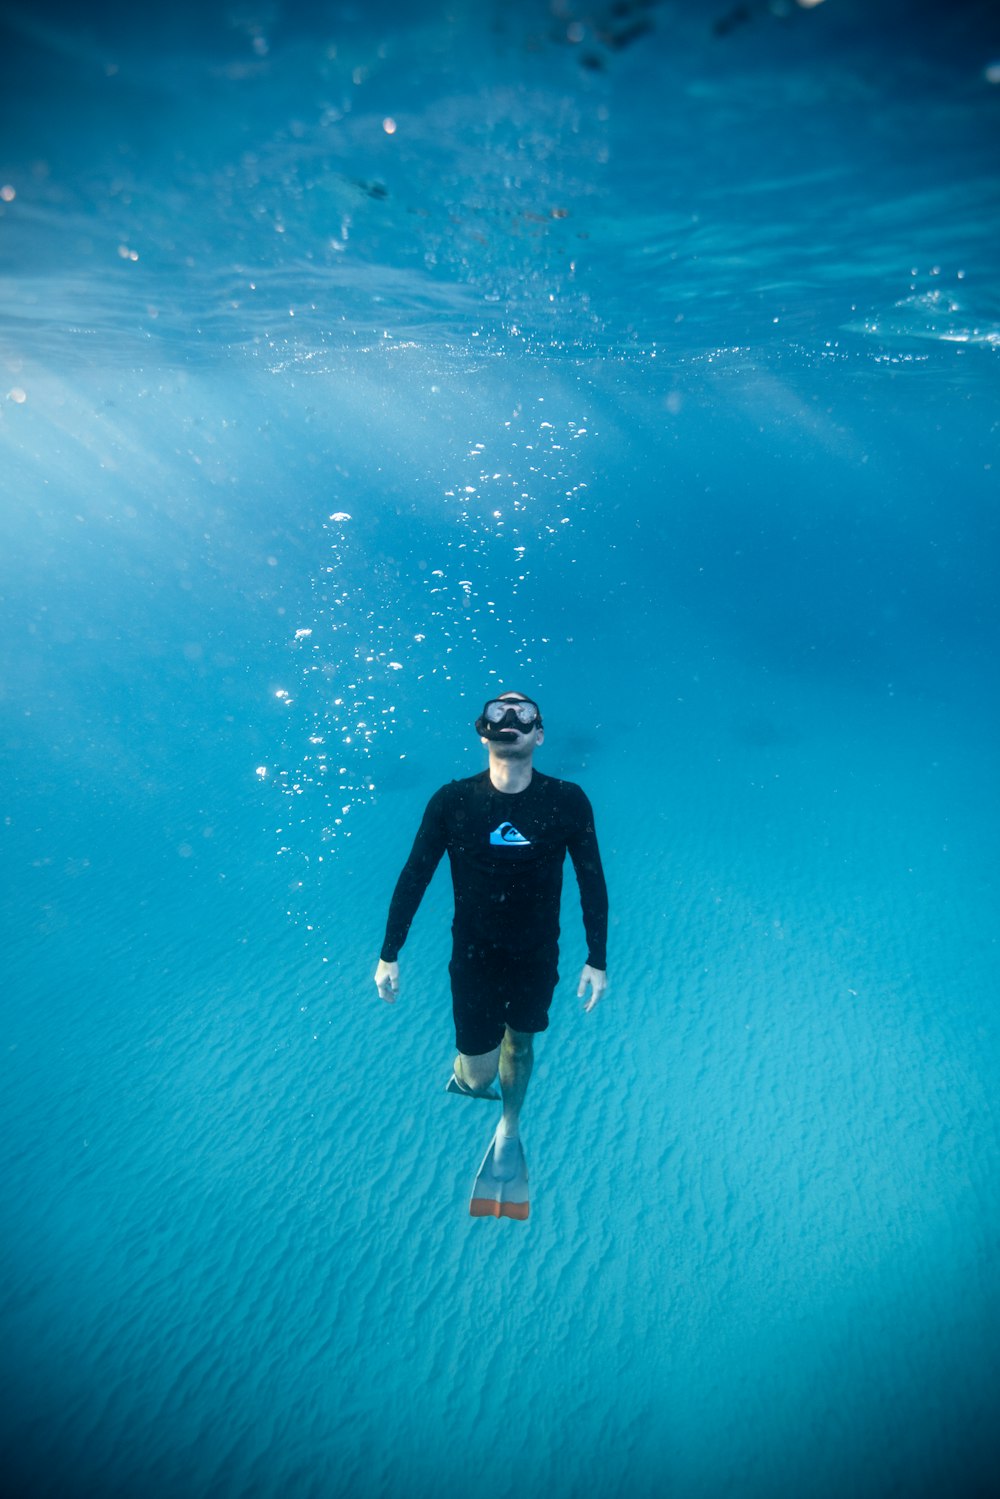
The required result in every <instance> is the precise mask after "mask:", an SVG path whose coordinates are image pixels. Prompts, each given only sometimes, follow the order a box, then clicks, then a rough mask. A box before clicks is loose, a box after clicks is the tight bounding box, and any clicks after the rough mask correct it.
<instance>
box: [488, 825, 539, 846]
mask: <svg viewBox="0 0 1000 1499" xmlns="http://www.w3.org/2000/svg"><path fill="white" fill-rule="evenodd" d="M490 842H491V843H492V844H494V845H495V844H498V843H522V844H530V842H531V839H530V838H525V836H524V834H523V833H519V832H518V831H517V828H516V827H515V826H514V824H513V823H512V822H502V823H501V824H500V826H499V827H498V828H494V829H493V831H492V833H491V834H490Z"/></svg>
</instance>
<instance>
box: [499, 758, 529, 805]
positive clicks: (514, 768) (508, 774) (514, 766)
mask: <svg viewBox="0 0 1000 1499" xmlns="http://www.w3.org/2000/svg"><path fill="white" fill-rule="evenodd" d="M531 774H532V771H531V760H530V758H529V759H527V760H502V759H501V758H500V757H499V755H491V756H490V781H491V782H492V784H493V787H494V789H495V790H496V791H505V792H506V793H507V795H508V796H513V795H514V793H515V792H518V791H524V790H525V789H526V788H527V787H528V786H529V785H530V783H531Z"/></svg>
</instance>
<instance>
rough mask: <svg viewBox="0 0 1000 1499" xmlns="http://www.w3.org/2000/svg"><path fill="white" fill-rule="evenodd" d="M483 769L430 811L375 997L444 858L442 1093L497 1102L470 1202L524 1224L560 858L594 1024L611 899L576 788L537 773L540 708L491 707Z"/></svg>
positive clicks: (481, 721) (434, 800) (527, 704)
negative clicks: (450, 1070)
mask: <svg viewBox="0 0 1000 1499" xmlns="http://www.w3.org/2000/svg"><path fill="white" fill-rule="evenodd" d="M476 731H477V733H478V734H479V735H480V738H481V739H482V742H483V744H484V745H485V746H486V748H487V750H488V752H489V769H488V770H486V771H483V772H482V773H481V774H479V775H475V776H469V777H468V778H467V779H465V780H461V781H451V782H450V783H449V784H448V785H447V786H442V788H441V790H440V791H437V792H435V794H434V796H432V797H431V799H430V801H429V803H428V805H427V810H426V811H425V813H424V817H423V821H422V822H421V824H420V829H419V831H418V833H417V836H416V840H415V842H414V844H413V849H412V851H411V853H410V857H409V858H408V859H407V861H406V864H405V866H404V868H403V872H402V874H401V875H400V876H399V880H398V881H397V884H396V889H395V891H394V893H393V897H392V902H391V904H390V906H389V920H388V923H387V925H386V933H385V941H384V943H383V944H382V955H381V957H380V958H379V962H378V967H377V968H376V970H375V983H376V985H377V987H378V992H379V994H380V995H381V997H382V998H383V999H384V1000H387V1001H388V1002H389V1003H394V1002H395V999H396V996H397V994H398V992H399V963H398V961H397V959H398V954H399V949H400V948H401V947H402V945H403V943H404V942H405V941H406V936H407V933H408V932H409V929H410V923H411V922H412V920H413V918H414V916H415V915H416V911H417V907H418V906H419V904H420V901H421V899H422V897H423V894H424V891H425V890H426V889H427V886H428V884H429V883H430V880H431V876H432V875H433V873H434V871H435V869H436V868H437V865H438V862H439V860H440V858H441V855H442V854H443V853H445V852H447V854H448V858H449V862H450V864H451V875H452V883H453V885H454V892H455V919H454V923H453V925H452V936H453V950H452V958H451V962H450V964H449V966H448V971H449V973H450V975H451V989H452V1007H453V1012H454V1018H455V1040H456V1045H457V1047H458V1056H457V1057H456V1058H455V1068H454V1076H453V1077H452V1078H451V1079H450V1080H449V1082H448V1090H449V1091H450V1092H453V1093H462V1094H464V1095H466V1096H467V1097H470V1098H493V1099H495V1098H496V1097H497V1094H496V1093H495V1092H494V1091H493V1086H492V1085H493V1082H494V1079H495V1078H496V1075H497V1069H498V1068H499V1072H500V1087H501V1090H502V1094H503V1117H502V1119H501V1121H500V1124H499V1126H498V1128H497V1131H496V1134H495V1136H494V1138H493V1141H492V1142H491V1144H490V1148H489V1150H488V1151H487V1153H486V1158H485V1160H484V1161H483V1165H482V1168H481V1170H480V1173H479V1177H478V1178H477V1182H476V1188H475V1190H474V1191H473V1197H472V1203H471V1206H470V1211H471V1213H472V1214H473V1216H474V1217H479V1216H485V1215H491V1216H495V1217H513V1218H527V1216H528V1192H527V1168H526V1166H525V1162H524V1151H523V1148H522V1146H521V1140H520V1114H521V1105H522V1104H523V1102H524V1095H525V1092H526V1090H527V1087H528V1079H529V1078H530V1076H531V1068H532V1062H533V1050H532V1047H533V1040H534V1037H535V1035H536V1034H537V1033H538V1032H539V1031H544V1030H545V1029H546V1028H547V1026H548V1023H549V1020H548V1012H549V1005H550V1003H551V1000H552V994H553V991H554V989H555V986H556V981H557V979H558V977H559V975H558V972H557V963H558V957H559V946H558V942H559V899H560V893H561V890H562V868H563V863H564V860H565V857H566V854H567V852H568V853H569V855H570V858H571V859H572V860H573V867H574V869H575V870H576V877H577V881H578V883H579V886H580V903H581V906H582V908H583V923H584V929H585V932H586V937H587V961H586V963H585V964H584V966H583V971H582V973H581V974H580V982H579V985H578V988H577V996H578V997H579V998H581V999H585V1000H586V1004H585V1005H584V1009H585V1010H586V1011H588V1012H589V1011H590V1010H592V1009H593V1008H594V1006H595V1005H596V1004H597V1001H598V1000H599V999H600V998H601V995H602V994H603V993H604V990H605V987H606V984H607V974H606V971H605V970H606V966H607V964H606V954H605V948H606V943H607V927H608V895H607V888H606V886H605V883H604V872H603V870H602V868H601V856H600V853H599V852H598V848H597V836H596V834H595V832H594V817H593V813H592V811H591V808H590V803H589V801H588V800H587V798H586V796H585V795H584V793H583V791H582V790H581V789H580V787H579V786H576V785H574V784H573V783H572V782H571V781H559V780H556V779H555V778H554V777H552V776H547V775H542V774H541V772H540V771H536V770H535V769H534V768H533V764H532V760H533V756H534V752H535V749H536V748H537V746H538V745H540V744H542V742H543V741H544V738H545V731H544V729H543V727H542V715H541V712H540V710H539V707H538V704H537V703H536V702H534V701H533V699H531V698H529V697H525V696H524V694H523V693H520V692H504V693H502V694H501V695H500V696H499V697H497V698H492V699H491V700H490V701H489V702H488V703H486V705H485V706H484V708H483V711H482V713H481V714H480V716H479V718H478V719H477V720H476Z"/></svg>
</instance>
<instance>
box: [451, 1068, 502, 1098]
mask: <svg viewBox="0 0 1000 1499" xmlns="http://www.w3.org/2000/svg"><path fill="white" fill-rule="evenodd" d="M444 1091H445V1092H446V1093H460V1094H461V1095H462V1097H463V1098H492V1099H493V1101H494V1102H498V1101H499V1098H500V1094H499V1093H498V1092H497V1091H496V1089H495V1088H484V1089H483V1091H482V1092H481V1093H477V1092H476V1090H475V1089H474V1088H470V1087H469V1085H468V1083H463V1082H462V1079H461V1078H460V1077H456V1076H455V1074H454V1073H452V1074H451V1077H450V1078H449V1079H448V1081H447V1083H446V1084H445V1089H444Z"/></svg>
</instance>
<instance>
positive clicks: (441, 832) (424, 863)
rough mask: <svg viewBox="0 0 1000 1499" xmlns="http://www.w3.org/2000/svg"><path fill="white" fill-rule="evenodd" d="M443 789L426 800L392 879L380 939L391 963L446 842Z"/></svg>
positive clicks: (387, 960) (403, 939)
mask: <svg viewBox="0 0 1000 1499" xmlns="http://www.w3.org/2000/svg"><path fill="white" fill-rule="evenodd" d="M446 792H447V787H444V786H443V787H442V788H441V790H440V791H436V792H435V793H434V795H433V796H432V797H431V799H430V801H429V802H428V803H427V810H426V811H425V812H424V815H423V820H422V821H421V824H420V827H419V828H418V830H417V836H416V838H415V839H414V840H413V848H412V849H411V850H410V857H409V858H408V859H407V861H406V863H405V864H404V865H403V870H402V873H401V874H400V876H399V879H398V880H397V881H396V888H395V890H394V891H393V893H392V900H391V901H390V902H389V919H388V921H387V922H386V928H385V941H384V942H383V943H382V953H381V956H382V959H383V961H384V962H386V963H395V961H396V959H397V958H398V957H399V949H400V948H401V947H402V945H403V943H404V942H405V941H406V936H407V933H408V932H409V930H410V923H411V922H412V921H413V918H414V916H415V915H416V914H417V907H418V906H419V905H420V902H421V900H422V899H423V896H424V891H425V890H426V889H427V886H428V885H429V884H430V882H431V877H432V876H433V874H434V871H435V869H436V868H437V867H438V864H439V863H440V860H441V855H442V854H443V853H444V851H445V847H446V843H447V834H446V831H445V818H444V803H445V795H446Z"/></svg>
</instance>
